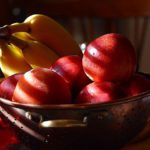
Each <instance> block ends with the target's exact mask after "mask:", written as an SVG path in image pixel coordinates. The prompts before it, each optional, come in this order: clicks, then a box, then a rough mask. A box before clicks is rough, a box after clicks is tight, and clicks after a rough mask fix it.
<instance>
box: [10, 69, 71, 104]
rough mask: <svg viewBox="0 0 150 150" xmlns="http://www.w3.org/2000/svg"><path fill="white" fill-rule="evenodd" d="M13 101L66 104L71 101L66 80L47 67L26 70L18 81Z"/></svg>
mask: <svg viewBox="0 0 150 150" xmlns="http://www.w3.org/2000/svg"><path fill="white" fill-rule="evenodd" d="M12 100H13V101H15V102H20V103H24V104H39V105H41V104H66V103H70V102H71V94H70V89H69V87H68V85H67V83H66V82H65V80H64V79H63V78H62V77H61V76H59V75H58V74H57V73H55V72H53V71H51V70H50V69H47V68H35V69H32V70H30V71H28V72H26V73H25V74H24V75H23V76H22V77H21V78H20V79H19V81H18V83H17V85H16V88H15V90H14V94H13V98H12Z"/></svg>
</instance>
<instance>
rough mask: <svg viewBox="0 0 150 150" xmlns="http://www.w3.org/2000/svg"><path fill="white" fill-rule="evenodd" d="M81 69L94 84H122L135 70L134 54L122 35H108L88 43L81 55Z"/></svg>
mask: <svg viewBox="0 0 150 150" xmlns="http://www.w3.org/2000/svg"><path fill="white" fill-rule="evenodd" d="M82 64H83V69H84V71H85V73H86V74H87V76H88V77H89V78H90V79H91V80H93V81H96V82H103V81H112V82H122V81H125V80H128V79H129V78H130V77H131V76H132V75H133V73H134V72H135V69H136V53H135V49H134V47H133V46H132V44H131V42H130V41H129V40H128V39H127V38H126V37H124V36H123V35H120V34H116V33H109V34H105V35H102V36H100V37H98V38H97V39H95V40H93V41H92V42H90V43H89V44H88V45H87V47H86V50H85V52H84V55H83V61H82Z"/></svg>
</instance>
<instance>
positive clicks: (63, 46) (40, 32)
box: [0, 14, 82, 56]
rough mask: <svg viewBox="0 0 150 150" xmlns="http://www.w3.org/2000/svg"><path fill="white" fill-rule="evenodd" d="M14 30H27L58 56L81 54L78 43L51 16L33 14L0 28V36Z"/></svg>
mask: <svg viewBox="0 0 150 150" xmlns="http://www.w3.org/2000/svg"><path fill="white" fill-rule="evenodd" d="M15 32H27V33H29V34H30V35H31V37H32V38H34V39H35V40H37V41H39V42H41V43H43V44H45V45H46V46H47V47H49V48H50V49H52V50H54V51H55V53H56V54H57V55H58V56H65V55H82V52H81V50H80V47H79V45H78V43H77V42H76V41H75V40H74V39H73V37H72V36H71V35H70V33H69V32H68V31H67V30H65V29H64V27H63V26H61V25H60V24H59V23H57V22H56V21H55V20H53V19H52V18H50V17H48V16H46V15H42V14H34V15H31V16H29V17H27V18H26V19H25V20H24V22H22V23H14V24H11V25H7V26H4V27H2V28H1V29H0V36H5V37H7V38H9V37H10V35H11V34H13V33H15Z"/></svg>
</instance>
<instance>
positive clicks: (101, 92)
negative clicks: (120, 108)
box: [76, 82, 124, 104]
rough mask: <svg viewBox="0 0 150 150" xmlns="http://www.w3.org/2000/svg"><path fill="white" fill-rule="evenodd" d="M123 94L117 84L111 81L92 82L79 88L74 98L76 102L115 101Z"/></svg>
mask: <svg viewBox="0 0 150 150" xmlns="http://www.w3.org/2000/svg"><path fill="white" fill-rule="evenodd" d="M123 96H124V93H123V91H122V90H121V89H120V88H119V87H118V85H116V84H114V83H112V82H103V83H98V82H92V83H90V84H88V85H87V86H85V87H84V88H83V89H82V90H81V92H80V93H79V95H78V97H77V99H76V103H77V104H83V103H91V104H95V103H109V102H115V101H117V100H118V99H119V98H122V97H123Z"/></svg>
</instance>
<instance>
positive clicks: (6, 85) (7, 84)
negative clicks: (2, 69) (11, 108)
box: [0, 73, 23, 100]
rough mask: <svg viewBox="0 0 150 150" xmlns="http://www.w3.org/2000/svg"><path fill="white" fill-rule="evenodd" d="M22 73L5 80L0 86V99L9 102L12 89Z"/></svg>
mask: <svg viewBox="0 0 150 150" xmlns="http://www.w3.org/2000/svg"><path fill="white" fill-rule="evenodd" d="M22 75H23V74H22V73H17V74H14V75H11V76H9V77H7V78H5V79H4V80H3V81H2V82H1V84H0V97H3V98H6V99H9V100H11V99H12V96H13V92H14V89H15V87H16V84H17V82H18V80H19V79H20V77H21V76H22Z"/></svg>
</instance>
